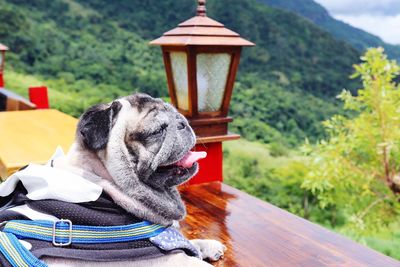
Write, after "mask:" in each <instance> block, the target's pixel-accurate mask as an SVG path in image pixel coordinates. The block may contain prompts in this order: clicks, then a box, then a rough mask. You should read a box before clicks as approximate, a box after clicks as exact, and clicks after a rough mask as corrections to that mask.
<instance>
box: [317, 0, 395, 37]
mask: <svg viewBox="0 0 400 267" xmlns="http://www.w3.org/2000/svg"><path fill="white" fill-rule="evenodd" d="M314 1H316V2H318V3H319V4H321V5H322V6H324V7H325V8H326V9H327V10H328V11H329V13H330V14H331V15H332V16H333V17H334V18H336V19H338V20H342V21H344V22H346V23H348V24H350V25H352V26H354V27H356V28H360V29H363V30H364V31H367V32H370V33H372V34H374V35H377V36H379V37H380V38H381V39H382V40H384V41H385V42H387V43H391V44H400V0H314Z"/></svg>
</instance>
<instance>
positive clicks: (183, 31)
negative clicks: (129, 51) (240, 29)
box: [150, 0, 255, 46]
mask: <svg viewBox="0 0 400 267" xmlns="http://www.w3.org/2000/svg"><path fill="white" fill-rule="evenodd" d="M150 44H151V45H172V46H187V45H218V46H221V45H222V46H254V45H255V44H254V43H252V42H250V41H247V40H245V39H243V38H242V37H240V35H239V34H238V33H236V32H234V31H231V30H229V29H227V28H225V27H224V25H223V24H221V23H219V22H218V21H215V20H213V19H211V18H208V17H207V16H206V12H205V1H201V0H200V1H199V7H198V9H197V16H195V17H193V18H191V19H188V20H187V21H185V22H182V23H180V24H179V25H178V27H177V28H175V29H173V30H170V31H168V32H166V33H164V35H163V36H161V37H160V38H158V39H156V40H153V41H151V42H150Z"/></svg>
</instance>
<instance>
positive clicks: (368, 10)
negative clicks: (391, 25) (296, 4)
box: [315, 0, 400, 16]
mask: <svg viewBox="0 0 400 267" xmlns="http://www.w3.org/2000/svg"><path fill="white" fill-rule="evenodd" d="M315 1H316V2H318V3H320V4H321V5H323V6H324V7H326V8H327V9H328V10H329V11H330V12H331V13H332V14H341V15H345V14H352V15H354V14H380V15H390V16H393V15H398V14H400V1H399V0H350V1H349V0H315Z"/></svg>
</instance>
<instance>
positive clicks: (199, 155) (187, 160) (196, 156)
mask: <svg viewBox="0 0 400 267" xmlns="http://www.w3.org/2000/svg"><path fill="white" fill-rule="evenodd" d="M205 157H207V152H204V151H201V152H195V151H189V152H188V153H187V154H186V155H185V156H184V157H183V159H181V160H180V161H179V162H178V163H176V165H178V166H181V167H183V168H190V167H192V166H193V164H194V163H195V162H196V161H198V160H200V159H204V158H205Z"/></svg>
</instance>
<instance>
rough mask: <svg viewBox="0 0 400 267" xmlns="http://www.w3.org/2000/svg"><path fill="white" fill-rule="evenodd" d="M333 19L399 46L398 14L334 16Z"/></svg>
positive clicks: (399, 17)
mask: <svg viewBox="0 0 400 267" xmlns="http://www.w3.org/2000/svg"><path fill="white" fill-rule="evenodd" d="M334 17H335V18H336V19H339V20H342V21H344V22H347V23H349V24H350V25H352V26H354V27H356V28H360V29H362V30H364V31H367V32H370V33H372V34H375V35H377V36H379V37H381V38H382V39H383V40H384V41H385V42H388V43H391V44H400V14H399V15H397V16H372V15H359V16H357V15H356V16H353V15H336V16H334Z"/></svg>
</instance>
